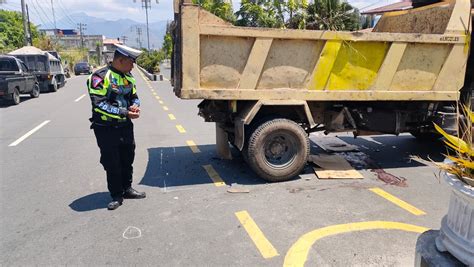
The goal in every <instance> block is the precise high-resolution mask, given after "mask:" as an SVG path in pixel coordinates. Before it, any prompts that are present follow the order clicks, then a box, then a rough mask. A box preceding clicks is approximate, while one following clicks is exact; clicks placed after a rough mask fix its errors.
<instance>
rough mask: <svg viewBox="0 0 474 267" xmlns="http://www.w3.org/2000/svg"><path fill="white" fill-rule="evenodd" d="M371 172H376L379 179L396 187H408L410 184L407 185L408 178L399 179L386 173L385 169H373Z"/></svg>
mask: <svg viewBox="0 0 474 267" xmlns="http://www.w3.org/2000/svg"><path fill="white" fill-rule="evenodd" d="M370 171H371V172H375V173H376V174H377V178H378V179H379V180H381V181H383V182H384V183H386V184H389V185H395V186H400V187H407V186H408V184H407V183H406V180H407V179H406V178H403V177H397V176H395V175H393V174H390V173H388V172H386V171H385V170H383V169H372V170H370Z"/></svg>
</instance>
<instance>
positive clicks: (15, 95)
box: [11, 87, 21, 105]
mask: <svg viewBox="0 0 474 267" xmlns="http://www.w3.org/2000/svg"><path fill="white" fill-rule="evenodd" d="M20 101H21V100H20V90H18V88H16V87H15V88H14V89H13V93H12V95H11V103H12V104H13V105H18V104H20Z"/></svg>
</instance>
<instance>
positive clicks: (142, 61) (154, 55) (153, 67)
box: [137, 50, 165, 73]
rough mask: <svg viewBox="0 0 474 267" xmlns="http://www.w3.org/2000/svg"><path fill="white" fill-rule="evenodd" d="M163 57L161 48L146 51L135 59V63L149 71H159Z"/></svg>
mask: <svg viewBox="0 0 474 267" xmlns="http://www.w3.org/2000/svg"><path fill="white" fill-rule="evenodd" d="M163 59H165V53H164V51H163V50H153V51H146V50H145V52H144V53H142V54H141V55H140V57H138V59H137V64H138V65H139V66H140V67H142V68H144V69H145V70H146V71H148V72H149V73H157V72H160V63H161V61H163Z"/></svg>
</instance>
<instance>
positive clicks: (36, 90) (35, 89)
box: [30, 84, 40, 98]
mask: <svg viewBox="0 0 474 267" xmlns="http://www.w3.org/2000/svg"><path fill="white" fill-rule="evenodd" d="M39 95H40V88H39V85H37V84H35V85H34V86H33V90H32V91H31V93H30V96H31V97H32V98H38V97H39Z"/></svg>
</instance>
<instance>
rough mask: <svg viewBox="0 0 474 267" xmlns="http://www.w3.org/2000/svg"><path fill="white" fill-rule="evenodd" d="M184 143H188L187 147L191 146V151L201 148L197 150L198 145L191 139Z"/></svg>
mask: <svg viewBox="0 0 474 267" xmlns="http://www.w3.org/2000/svg"><path fill="white" fill-rule="evenodd" d="M186 144H188V146H189V148H191V151H193V153H200V152H201V150H199V148H198V146H197V145H196V143H194V141H193V140H188V141H186Z"/></svg>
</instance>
